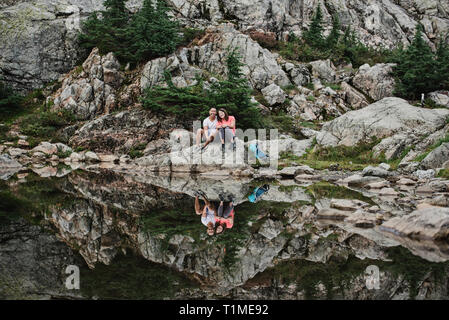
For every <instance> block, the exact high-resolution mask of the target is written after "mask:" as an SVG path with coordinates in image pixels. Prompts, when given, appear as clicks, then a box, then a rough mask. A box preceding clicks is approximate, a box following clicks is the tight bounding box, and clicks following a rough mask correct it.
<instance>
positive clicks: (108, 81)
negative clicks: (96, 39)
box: [52, 48, 122, 120]
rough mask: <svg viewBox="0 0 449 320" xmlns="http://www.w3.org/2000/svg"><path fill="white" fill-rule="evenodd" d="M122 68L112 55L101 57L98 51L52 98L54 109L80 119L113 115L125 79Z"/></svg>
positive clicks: (65, 80)
mask: <svg viewBox="0 0 449 320" xmlns="http://www.w3.org/2000/svg"><path fill="white" fill-rule="evenodd" d="M79 68H81V69H82V71H81V72H80V71H79V70H78V69H79ZM119 68H120V64H119V62H118V60H117V59H116V58H115V56H114V55H113V54H112V53H108V54H106V55H104V56H101V55H100V53H99V51H98V49H97V48H94V49H93V50H92V52H91V53H90V55H89V57H88V58H87V59H86V60H85V61H84V63H83V64H82V66H80V67H77V68H75V70H73V71H72V72H71V73H69V74H68V75H67V76H66V78H65V79H64V81H63V82H62V86H61V88H60V89H58V90H57V91H56V92H55V93H54V94H53V95H52V99H53V102H54V105H53V107H52V108H53V110H68V111H71V112H72V113H73V114H74V115H75V117H76V118H78V119H80V120H86V119H92V118H93V117H95V116H96V115H97V114H100V113H109V112H110V111H112V110H113V109H114V108H115V106H116V89H117V88H118V87H119V86H120V83H121V79H122V76H121V74H120V72H119Z"/></svg>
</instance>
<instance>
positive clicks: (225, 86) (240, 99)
mask: <svg viewBox="0 0 449 320" xmlns="http://www.w3.org/2000/svg"><path fill="white" fill-rule="evenodd" d="M226 66H227V69H228V78H227V80H223V81H220V82H216V83H213V84H212V86H211V95H212V100H213V101H214V104H215V105H216V107H217V108H225V109H226V110H227V111H228V113H229V114H230V115H234V116H235V117H236V119H237V121H238V123H239V127H241V128H258V127H260V125H261V123H262V121H261V117H260V112H259V110H258V109H257V107H256V104H254V103H253V102H251V92H252V90H251V87H250V86H249V84H248V81H247V79H246V78H245V77H244V75H243V73H242V71H241V67H242V66H244V64H243V63H242V62H241V56H240V55H239V53H238V51H237V48H234V49H233V50H232V51H229V50H228V57H227V59H226Z"/></svg>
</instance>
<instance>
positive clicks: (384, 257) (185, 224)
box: [0, 167, 449, 299]
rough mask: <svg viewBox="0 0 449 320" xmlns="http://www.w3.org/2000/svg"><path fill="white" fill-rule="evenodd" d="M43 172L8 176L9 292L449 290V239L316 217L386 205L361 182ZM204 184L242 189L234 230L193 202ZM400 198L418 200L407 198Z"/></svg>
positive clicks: (213, 189) (1, 253)
mask: <svg viewBox="0 0 449 320" xmlns="http://www.w3.org/2000/svg"><path fill="white" fill-rule="evenodd" d="M54 170H56V169H54ZM35 171H36V172H38V173H39V174H40V175H42V176H40V175H39V174H37V173H36V172H33V171H31V170H28V171H21V172H18V173H14V174H12V175H4V176H3V180H0V298H2V299H27V298H49V299H111V298H114V299H165V298H167V299H190V298H192V299H202V298H228V299H242V298H243V299H409V298H416V299H424V298H427V299H447V296H448V294H449V293H448V274H449V273H448V270H449V269H448V266H449V265H448V262H447V261H448V260H449V250H448V247H447V244H446V243H433V242H422V241H415V240H411V239H403V238H399V237H397V236H395V235H393V234H388V233H385V232H382V231H381V230H380V229H379V227H378V225H374V226H364V225H363V224H361V225H360V226H359V227H356V226H355V225H354V224H351V223H347V222H346V221H343V220H341V219H333V220H329V219H327V220H324V219H320V218H318V217H317V216H316V212H317V210H319V209H321V208H326V206H329V203H330V201H331V200H332V199H356V200H359V201H363V202H364V203H366V204H369V205H370V206H376V205H380V204H379V201H380V200H379V197H376V196H372V195H370V194H369V193H366V192H364V191H363V190H357V189H349V188H345V187H342V186H337V185H335V184H334V183H332V182H328V181H313V180H308V181H295V180H286V179H284V180H252V179H231V178H220V177H214V178H211V177H209V178H206V177H202V176H189V175H185V176H182V175H176V176H173V175H172V176H164V175H161V176H157V175H148V174H142V173H132V172H129V173H128V172H120V173H119V172H114V171H110V170H106V169H104V170H100V169H98V170H94V171H83V170H75V171H71V170H70V169H69V168H67V167H59V168H58V169H57V170H56V171H55V172H52V173H51V174H46V173H45V172H46V171H45V170H35ZM49 175H50V176H49ZM46 176H47V177H46ZM267 185H268V187H266V186H267ZM261 186H265V188H266V189H268V190H267V191H265V192H263V190H262V189H258V188H260V187H261ZM257 190H259V194H258V196H257V201H255V202H251V201H250V200H254V197H255V195H256V194H255V192H256V191H257ZM196 192H200V193H203V194H205V195H206V197H207V198H208V199H209V201H211V203H212V204H213V205H215V206H216V207H218V206H219V204H220V196H222V197H224V198H225V199H224V200H225V204H226V203H227V202H229V200H230V199H231V198H232V200H233V203H234V223H233V226H232V228H227V229H225V231H224V232H223V233H221V234H214V235H212V236H210V235H208V234H207V233H206V231H207V228H206V226H205V225H203V224H202V223H201V216H200V215H198V214H196V212H195V194H196ZM198 200H199V201H200V204H201V205H203V204H204V202H203V200H202V198H201V197H199V199H198ZM382 201H383V202H382V203H383V204H382V205H383V206H384V205H385V203H388V199H382ZM391 206H392V207H394V209H395V210H396V211H398V210H399V211H400V210H404V212H405V211H407V210H409V208H408V207H407V203H400V202H397V203H391ZM67 266H76V267H78V268H79V271H80V274H79V284H80V288H79V289H68V288H67V287H66V280H67V277H68V276H69V275H70V273H66V268H67Z"/></svg>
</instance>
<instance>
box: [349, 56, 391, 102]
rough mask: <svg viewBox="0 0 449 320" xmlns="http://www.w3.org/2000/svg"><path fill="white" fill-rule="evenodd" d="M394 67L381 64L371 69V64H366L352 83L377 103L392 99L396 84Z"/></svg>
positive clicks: (389, 64)
mask: <svg viewBox="0 0 449 320" xmlns="http://www.w3.org/2000/svg"><path fill="white" fill-rule="evenodd" d="M394 65H395V64H393V63H379V64H375V65H374V66H372V67H370V65H369V64H364V65H363V66H361V67H360V68H359V70H358V71H357V73H356V75H355V76H354V79H352V83H353V84H354V86H355V87H356V88H357V89H359V90H361V91H362V92H364V93H365V94H366V95H368V96H369V97H370V98H371V99H373V100H375V101H377V100H381V99H383V98H386V97H391V96H392V95H393V90H394V84H395V81H394V78H393V76H392V75H391V73H392V71H393V70H392V68H393V66H394Z"/></svg>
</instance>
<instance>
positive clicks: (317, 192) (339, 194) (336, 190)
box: [306, 181, 376, 205]
mask: <svg viewBox="0 0 449 320" xmlns="http://www.w3.org/2000/svg"><path fill="white" fill-rule="evenodd" d="M306 193H308V194H310V195H311V196H312V197H313V198H314V199H322V198H328V199H357V200H360V201H364V202H366V203H369V204H372V205H375V204H376V203H375V202H374V201H373V200H371V199H370V198H368V197H365V196H364V195H363V194H361V193H360V192H357V191H354V190H351V189H348V188H345V187H341V186H337V185H333V184H331V183H329V182H324V181H322V182H317V183H315V184H312V185H310V186H308V187H306Z"/></svg>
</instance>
